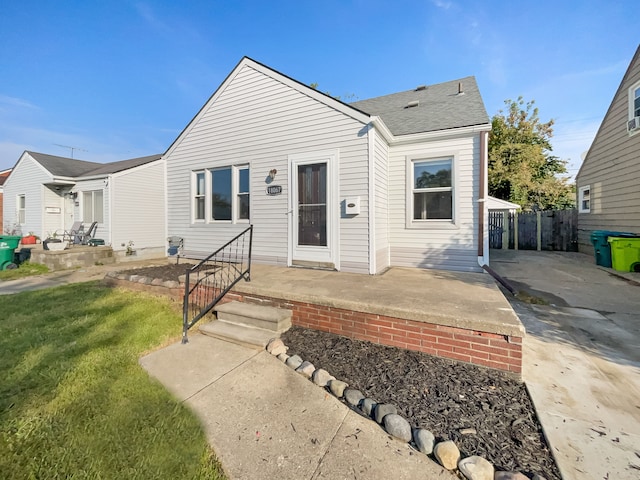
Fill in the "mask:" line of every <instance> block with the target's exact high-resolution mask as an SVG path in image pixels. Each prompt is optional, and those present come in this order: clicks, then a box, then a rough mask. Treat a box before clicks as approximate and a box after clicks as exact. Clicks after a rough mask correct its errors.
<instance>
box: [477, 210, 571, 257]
mask: <svg viewBox="0 0 640 480" xmlns="http://www.w3.org/2000/svg"><path fill="white" fill-rule="evenodd" d="M489 247H490V248H502V249H509V248H510V249H515V250H561V251H565V252H577V251H578V210H576V209H571V210H546V211H543V212H521V213H517V212H508V211H505V210H501V211H491V212H489Z"/></svg>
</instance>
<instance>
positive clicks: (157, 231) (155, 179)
mask: <svg viewBox="0 0 640 480" xmlns="http://www.w3.org/2000/svg"><path fill="white" fill-rule="evenodd" d="M4 193H5V201H4V219H5V224H7V223H10V224H11V225H16V226H17V227H19V229H20V230H21V231H22V233H23V234H24V235H26V234H27V233H29V232H33V233H34V234H36V235H38V236H40V237H41V238H46V237H47V236H49V235H52V234H53V233H54V232H57V233H58V234H61V233H63V232H64V231H65V230H69V229H70V228H71V226H72V225H73V223H74V222H76V221H82V222H84V223H85V225H86V226H88V225H89V224H91V223H92V222H98V224H97V231H96V234H95V238H101V239H103V240H104V241H105V244H107V245H111V246H112V247H113V250H114V252H122V253H123V254H124V252H126V250H127V247H133V248H134V249H135V251H136V252H137V254H138V256H140V255H144V256H150V255H154V256H162V255H163V254H164V251H165V229H166V226H165V220H164V205H165V191H164V162H163V161H162V156H161V155H152V156H148V157H141V158H134V159H130V160H123V161H119V162H113V163H106V164H102V163H95V162H86V161H82V160H74V159H71V158H65V157H57V156H53V155H45V154H42V153H36V152H28V151H25V152H24V153H23V154H22V155H21V156H20V159H19V160H18V162H17V163H16V165H15V167H14V168H13V171H12V173H11V175H10V176H9V178H8V179H7V181H6V182H5V185H4ZM130 242H133V243H132V244H130Z"/></svg>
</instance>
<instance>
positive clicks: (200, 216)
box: [193, 171, 206, 221]
mask: <svg viewBox="0 0 640 480" xmlns="http://www.w3.org/2000/svg"><path fill="white" fill-rule="evenodd" d="M204 175H205V172H204V171H202V172H193V182H194V186H193V187H194V188H193V219H194V220H195V221H198V220H200V221H204V219H205V218H206V217H205V179H204Z"/></svg>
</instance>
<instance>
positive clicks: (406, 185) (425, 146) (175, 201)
mask: <svg viewBox="0 0 640 480" xmlns="http://www.w3.org/2000/svg"><path fill="white" fill-rule="evenodd" d="M490 129H491V124H490V122H489V117H488V115H487V113H486V110H485V107H484V104H483V102H482V98H481V96H480V93H479V91H478V87H477V84H476V81H475V78H474V77H466V78H463V79H460V80H455V81H450V82H445V83H440V84H437V85H431V86H418V87H417V88H415V89H414V90H409V91H405V92H400V93H396V94H392V95H387V96H384V97H379V98H374V99H370V100H363V101H359V102H355V103H352V104H345V103H343V102H341V101H339V100H337V99H335V98H332V97H330V96H328V95H325V94H323V93H321V92H319V91H317V90H314V89H313V88H310V87H308V86H306V85H304V84H302V83H300V82H298V81H296V80H294V79H292V78H289V77H287V76H286V75H283V74H281V73H279V72H277V71H275V70H273V69H271V68H269V67H267V66H265V65H262V64H260V63H258V62H256V61H254V60H252V59H250V58H247V57H245V58H243V59H242V60H241V61H240V62H239V63H238V65H237V66H236V67H235V68H234V69H233V71H232V72H231V73H230V74H229V76H228V77H227V78H226V79H225V81H224V82H223V83H222V85H220V87H219V88H218V89H217V90H216V92H215V93H214V94H213V95H212V97H211V98H210V99H209V100H208V101H207V103H206V104H205V105H204V106H203V107H202V109H201V110H200V111H199V112H198V114H197V115H196V116H195V117H194V119H193V120H192V121H191V122H190V123H189V125H187V127H186V128H185V129H184V131H183V132H182V133H181V134H180V136H179V137H178V138H177V139H176V140H175V141H174V143H173V144H172V145H171V146H170V148H169V149H168V150H167V152H166V153H165V155H164V160H165V162H166V174H167V177H166V180H167V236H173V235H175V236H180V237H182V238H183V239H184V248H185V250H191V251H198V252H213V251H214V250H215V249H217V248H218V247H220V246H221V245H223V244H224V243H225V242H227V241H228V240H230V239H231V238H232V237H233V236H235V235H236V234H238V233H239V232H241V231H242V230H243V229H244V228H246V227H247V226H248V225H249V224H253V225H254V233H253V239H254V242H253V257H252V258H253V260H254V261H256V262H259V263H268V264H273V265H286V266H294V265H300V266H311V267H324V268H333V269H336V270H341V271H348V272H357V273H370V274H375V273H380V272H382V271H384V270H385V269H386V268H387V267H389V266H407V267H425V268H439V269H451V270H460V271H479V270H480V265H482V264H485V263H488V242H487V214H486V206H485V202H484V201H485V199H486V192H487V135H488V132H489V131H490Z"/></svg>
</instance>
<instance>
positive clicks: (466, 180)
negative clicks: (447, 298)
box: [389, 134, 480, 271]
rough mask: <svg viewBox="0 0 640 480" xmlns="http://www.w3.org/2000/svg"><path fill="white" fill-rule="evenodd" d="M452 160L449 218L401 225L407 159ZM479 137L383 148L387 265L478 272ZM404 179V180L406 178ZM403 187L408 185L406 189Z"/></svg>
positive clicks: (406, 191) (404, 221)
mask: <svg viewBox="0 0 640 480" xmlns="http://www.w3.org/2000/svg"><path fill="white" fill-rule="evenodd" d="M443 157H448V158H453V162H454V169H455V174H454V181H453V182H454V183H453V204H454V208H455V213H454V216H455V221H454V222H453V223H452V222H451V221H436V222H433V223H429V222H426V223H427V224H426V225H424V226H423V225H421V226H420V228H413V227H412V228H407V227H408V226H407V217H408V216H409V217H411V216H412V212H411V211H408V209H409V208H411V207H410V206H411V201H410V199H409V198H407V197H408V195H410V194H411V188H410V187H411V178H410V177H409V175H408V171H410V170H409V169H408V168H407V161H408V159H409V160H411V159H429V158H443ZM479 159H480V139H479V135H478V134H475V135H467V136H459V137H451V138H449V139H442V140H432V141H429V142H428V143H427V142H425V143H423V144H418V145H416V144H407V145H392V146H391V147H390V149H389V225H390V229H389V230H390V231H389V243H390V255H391V265H392V266H404V267H423V268H438V269H445V270H458V271H479V267H478V262H477V248H478V216H477V214H478V209H477V198H478V193H479V190H478V178H479V161H480V160H479ZM408 177H409V178H408ZM407 186H408V187H409V188H407Z"/></svg>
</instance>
